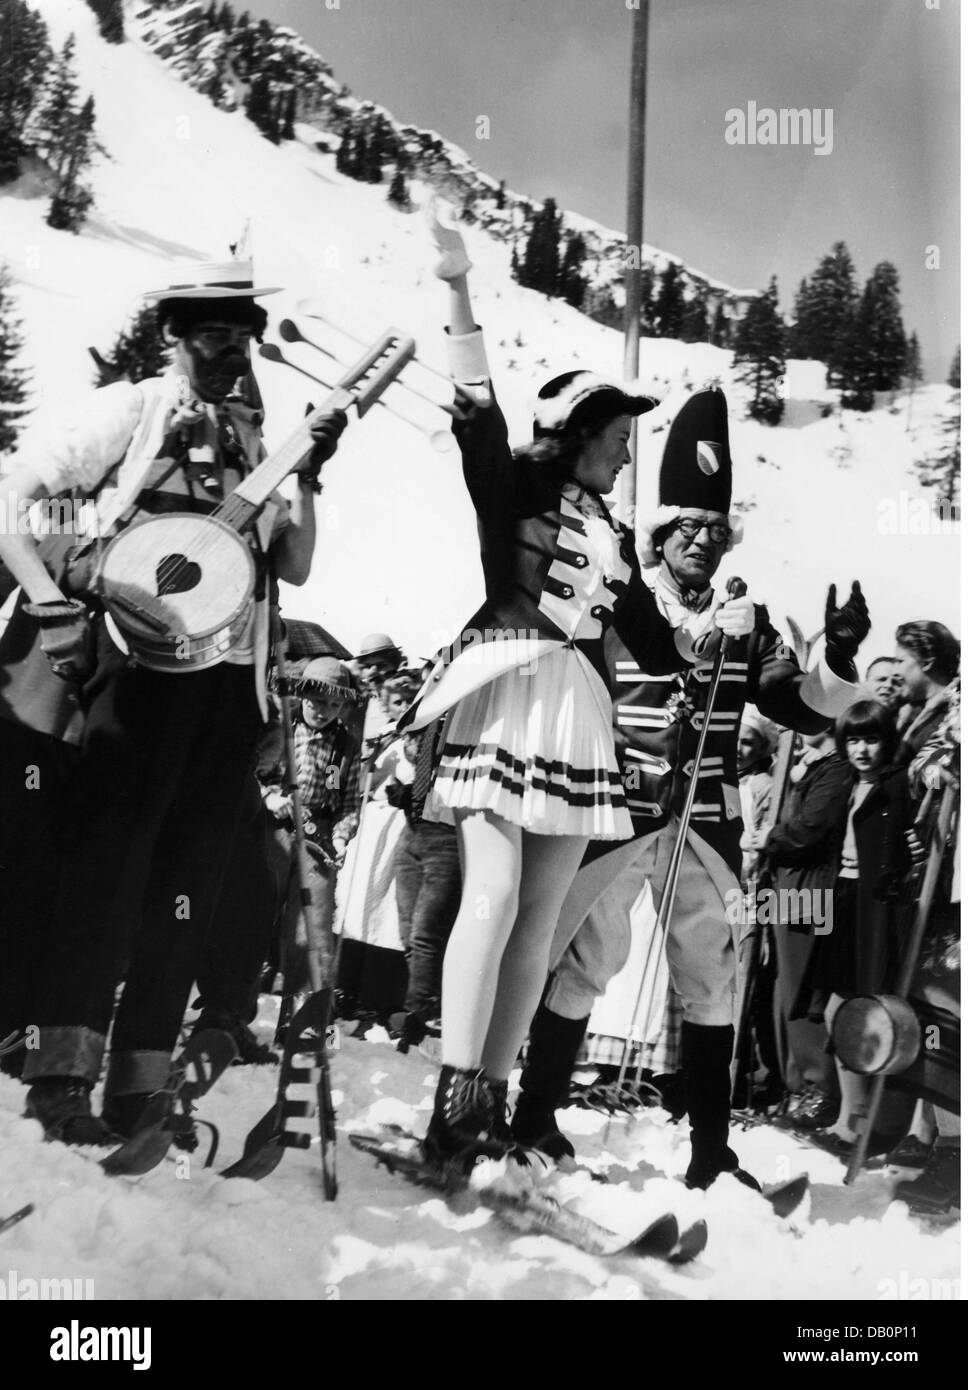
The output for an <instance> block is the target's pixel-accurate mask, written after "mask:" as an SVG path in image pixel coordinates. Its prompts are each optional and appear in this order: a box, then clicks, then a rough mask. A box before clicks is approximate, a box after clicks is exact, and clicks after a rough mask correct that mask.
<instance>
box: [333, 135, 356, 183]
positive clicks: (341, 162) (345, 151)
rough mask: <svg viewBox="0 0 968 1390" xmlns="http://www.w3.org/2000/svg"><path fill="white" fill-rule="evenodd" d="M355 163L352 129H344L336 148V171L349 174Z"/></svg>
mask: <svg viewBox="0 0 968 1390" xmlns="http://www.w3.org/2000/svg"><path fill="white" fill-rule="evenodd" d="M352 162H353V137H352V134H351V131H350V127H349V126H348V125H347V126H344V127H343V134H342V135H341V136H340V142H339V144H338V145H337V147H336V170H337V173H340V174H349V173H350V165H351V164H352Z"/></svg>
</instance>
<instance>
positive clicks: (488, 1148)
mask: <svg viewBox="0 0 968 1390" xmlns="http://www.w3.org/2000/svg"><path fill="white" fill-rule="evenodd" d="M494 1084H495V1083H493V1082H489V1081H488V1079H487V1077H486V1076H485V1075H484V1070H483V1068H482V1067H478V1068H476V1069H474V1070H471V1069H469V1068H466V1067H451V1066H446V1065H445V1066H444V1067H442V1068H441V1072H440V1079H439V1080H438V1082H437V1094H436V1095H435V1096H434V1113H433V1115H432V1116H431V1119H430V1124H429V1126H428V1128H427V1133H426V1136H425V1137H424V1141H423V1151H424V1155H425V1157H426V1158H427V1159H428V1160H429V1161H430V1162H431V1163H435V1164H438V1165H439V1166H441V1167H443V1166H444V1165H446V1164H449V1163H455V1162H456V1163H457V1164H458V1166H459V1167H462V1168H471V1167H473V1164H474V1161H475V1159H477V1158H503V1157H504V1155H505V1154H506V1153H507V1151H508V1146H507V1144H506V1143H502V1142H501V1141H500V1140H499V1139H496V1138H495V1137H494V1124H495V1115H496V1106H495V1097H494V1092H493V1090H492V1086H493V1085H494Z"/></svg>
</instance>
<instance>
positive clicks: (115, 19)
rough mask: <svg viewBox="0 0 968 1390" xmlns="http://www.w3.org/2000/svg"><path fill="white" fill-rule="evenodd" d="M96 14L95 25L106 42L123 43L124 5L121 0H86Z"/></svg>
mask: <svg viewBox="0 0 968 1390" xmlns="http://www.w3.org/2000/svg"><path fill="white" fill-rule="evenodd" d="M87 3H88V5H89V6H90V8H91V9H92V10H93V11H94V13H95V14H96V15H97V27H98V29H99V30H100V33H101V37H102V38H104V39H107V41H108V43H124V5H123V3H122V0H87Z"/></svg>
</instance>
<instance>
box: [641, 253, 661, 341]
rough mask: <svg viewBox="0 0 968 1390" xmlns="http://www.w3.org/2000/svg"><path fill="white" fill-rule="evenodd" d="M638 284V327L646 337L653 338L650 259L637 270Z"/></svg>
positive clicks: (653, 307) (653, 300)
mask: <svg viewBox="0 0 968 1390" xmlns="http://www.w3.org/2000/svg"><path fill="white" fill-rule="evenodd" d="M639 284H640V290H639V294H640V298H641V303H642V310H641V313H640V315H639V327H640V329H641V331H642V332H643V333H644V334H645V336H646V337H647V338H654V337H656V336H657V335H656V331H655V266H654V265H653V264H652V262H651V261H646V263H645V265H643V267H642V269H641V270H640V271H639Z"/></svg>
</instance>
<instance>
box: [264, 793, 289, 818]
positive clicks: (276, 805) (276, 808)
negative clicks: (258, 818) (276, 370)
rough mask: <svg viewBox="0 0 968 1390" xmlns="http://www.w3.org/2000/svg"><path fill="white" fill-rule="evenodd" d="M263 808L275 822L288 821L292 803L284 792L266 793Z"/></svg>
mask: <svg viewBox="0 0 968 1390" xmlns="http://www.w3.org/2000/svg"><path fill="white" fill-rule="evenodd" d="M265 808H266V810H267V811H268V812H269V815H270V816H272V817H274V819H275V820H289V819H291V817H292V801H291V799H290V798H289V797H288V796H286V794H285V793H284V792H279V791H270V792H267V793H266V795H265Z"/></svg>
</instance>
